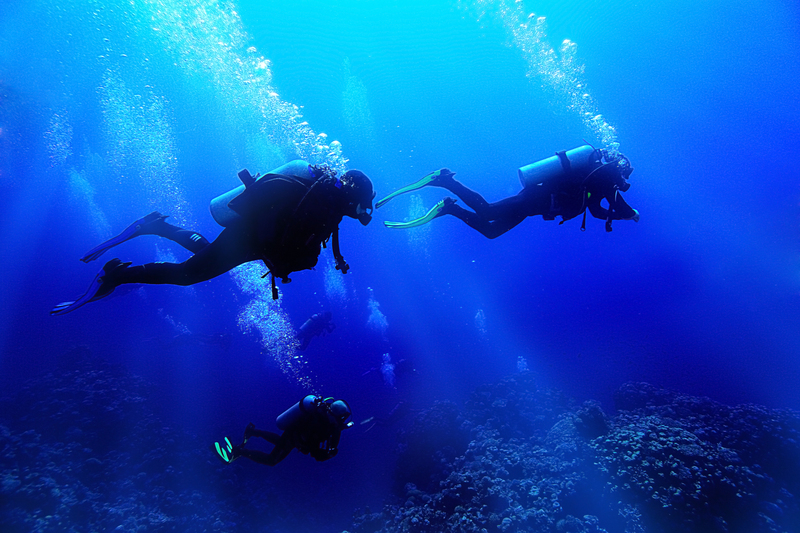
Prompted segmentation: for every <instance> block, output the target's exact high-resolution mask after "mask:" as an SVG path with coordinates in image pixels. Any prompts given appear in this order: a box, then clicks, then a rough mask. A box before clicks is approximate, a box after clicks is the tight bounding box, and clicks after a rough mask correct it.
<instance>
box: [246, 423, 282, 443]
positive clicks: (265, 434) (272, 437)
mask: <svg viewBox="0 0 800 533" xmlns="http://www.w3.org/2000/svg"><path fill="white" fill-rule="evenodd" d="M247 436H248V438H249V437H258V438H260V439H264V440H265V441H267V442H270V443H272V444H275V445H277V444H278V442H279V441H280V439H281V436H280V435H278V434H277V433H273V432H271V431H264V430H261V429H256V428H255V427H253V428H250V429H249V430H248V431H247Z"/></svg>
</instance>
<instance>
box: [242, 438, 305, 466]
mask: <svg viewBox="0 0 800 533" xmlns="http://www.w3.org/2000/svg"><path fill="white" fill-rule="evenodd" d="M256 431H257V432H258V433H264V434H269V436H270V439H271V438H273V436H274V437H276V438H277V442H274V443H273V444H275V447H274V448H273V449H272V451H271V452H270V453H266V452H262V451H258V450H248V449H247V448H245V447H244V446H243V445H242V446H237V447H236V448H234V450H236V456H237V457H246V458H247V459H250V460H251V461H253V462H256V463H259V464H262V465H266V466H275V465H276V464H278V463H280V462H281V461H283V460H284V459H286V457H287V456H288V455H289V452H291V451H292V449H293V448H294V447H293V446H292V444H291V440H290V439H289V437H288V436H287V435H286V433H284V434H283V435H281V436H280V437H278V435H276V434H275V433H270V432H269V431H259V430H256ZM253 436H260V437H261V435H258V434H257V433H253ZM262 438H265V439H266V436H264V437H262ZM270 439H266V440H269V441H270V442H272V440H270Z"/></svg>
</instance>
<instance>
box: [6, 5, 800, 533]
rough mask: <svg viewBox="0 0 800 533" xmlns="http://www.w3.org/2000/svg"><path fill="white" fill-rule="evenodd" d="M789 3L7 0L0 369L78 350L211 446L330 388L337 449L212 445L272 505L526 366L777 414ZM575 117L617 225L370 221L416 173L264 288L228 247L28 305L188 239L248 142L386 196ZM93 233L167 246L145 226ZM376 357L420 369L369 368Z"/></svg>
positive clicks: (408, 202) (513, 176) (485, 187)
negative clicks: (202, 276)
mask: <svg viewBox="0 0 800 533" xmlns="http://www.w3.org/2000/svg"><path fill="white" fill-rule="evenodd" d="M532 12H535V13H536V16H534V17H533V18H528V17H527V15H528V14H529V13H532ZM537 17H545V20H544V21H539V33H538V34H537V35H538V41H536V40H532V36H533V35H534V25H535V22H536V20H537ZM523 23H525V24H528V27H526V28H521V27H520V24H523ZM799 29H800V10H799V9H798V6H797V5H796V4H795V3H794V2H789V1H777V0H776V1H767V2H762V3H759V4H757V5H756V4H752V3H745V2H733V3H730V2H725V3H723V2H719V1H711V2H688V1H679V2H672V3H669V4H666V3H661V4H658V3H657V5H649V3H646V2H637V3H632V2H627V1H625V2H610V3H609V2H584V1H578V0H571V1H569V2H553V1H542V2H536V3H535V2H530V1H528V0H526V1H525V2H520V3H511V2H496V3H492V2H488V1H481V0H462V1H460V2H455V1H424V2H423V1H416V0H414V1H393V2H372V1H367V0H362V1H353V2H338V1H337V2H321V1H319V0H298V1H293V2H256V1H239V2H230V3H229V2H216V1H212V0H190V1H188V2H175V3H173V2H166V1H156V0H148V1H139V0H136V1H134V2H122V1H116V0H109V1H100V0H98V1H92V2H84V1H59V2H56V1H49V0H41V1H34V0H31V1H16V0H11V1H5V2H2V4H1V5H0V194H1V195H2V207H3V208H2V209H0V243H2V244H1V245H0V249H1V250H2V255H3V269H2V271H3V276H2V278H3V280H2V284H0V306H2V307H1V308H0V316H2V322H0V346H2V350H1V353H2V356H1V357H0V382H2V387H3V389H4V390H5V391H7V393H8V394H13V393H14V392H15V391H17V390H18V389H19V388H20V387H21V385H22V384H23V383H24V382H25V381H26V380H28V379H32V378H36V377H37V376H40V375H41V374H42V373H45V372H48V371H50V370H52V369H54V368H57V365H58V364H59V361H60V359H61V358H62V356H63V355H64V354H65V353H66V352H67V351H69V350H70V349H71V348H74V347H76V346H85V347H87V348H88V349H89V350H90V351H91V353H92V354H94V355H95V356H97V357H100V358H102V359H105V360H107V361H110V362H112V363H114V364H118V365H121V366H122V367H124V368H125V369H127V370H128V371H130V372H132V373H133V374H136V375H139V376H141V377H142V378H143V379H145V380H147V381H148V382H151V383H153V384H154V387H155V388H154V390H155V392H154V393H153V394H154V397H153V398H152V399H153V400H155V401H156V402H157V404H158V405H159V409H160V411H159V416H160V417H161V420H163V421H164V424H166V425H178V426H181V427H183V428H186V430H187V431H188V432H190V433H192V434H194V435H196V436H197V438H198V439H199V440H200V441H204V442H205V441H207V442H208V443H211V442H213V441H215V440H219V439H220V438H221V437H222V436H223V435H226V434H227V435H236V436H237V438H238V434H239V432H240V431H241V430H242V429H243V428H244V426H245V425H246V424H247V423H248V422H250V421H253V422H255V423H256V424H257V425H259V426H264V427H270V426H271V425H272V424H273V420H274V417H275V416H276V415H277V414H279V413H280V412H281V411H283V409H285V408H286V407H288V406H289V405H291V404H292V403H293V402H295V401H297V400H298V399H299V398H300V397H302V396H303V395H304V394H306V393H308V392H315V393H320V394H323V395H326V396H336V397H343V398H346V399H347V400H348V401H349V402H350V404H351V405H352V406H353V411H354V419H355V421H356V425H355V428H354V429H352V430H348V432H346V433H345V434H344V435H343V438H342V447H341V453H340V454H339V456H338V457H336V458H335V459H334V460H332V461H329V462H326V463H315V462H314V461H312V460H311V459H310V458H308V457H305V456H302V455H300V454H293V455H291V456H290V457H289V458H288V459H287V460H286V461H284V463H282V464H281V465H279V466H278V467H276V468H274V469H267V468H266V467H261V466H258V465H241V464H239V463H237V466H236V468H238V469H239V470H237V472H238V475H240V476H250V477H249V478H248V479H250V480H251V481H253V482H254V483H258V482H260V481H263V483H264V484H265V485H267V486H269V487H271V488H272V489H274V490H277V491H279V492H283V493H284V496H285V500H284V501H283V503H285V502H286V501H288V502H290V504H289V506H290V507H291V506H295V507H294V512H295V513H296V515H297V520H298V522H297V531H307V530H314V529H315V527H316V526H315V525H313V524H319V523H327V524H328V525H329V526H330V529H329V530H330V531H341V530H342V529H346V528H347V527H348V523H349V522H348V520H349V517H350V516H351V515H352V513H353V511H354V510H355V509H356V508H360V507H364V506H365V505H370V506H373V507H375V508H377V507H379V506H380V505H381V504H382V503H383V502H384V501H385V500H386V499H387V498H389V494H390V491H391V487H392V483H393V479H392V476H393V472H394V468H395V458H394V455H393V450H394V447H395V444H396V443H395V440H396V438H395V431H396V429H397V428H396V427H388V428H381V427H375V428H372V429H371V430H369V431H366V430H367V428H369V425H368V424H361V422H363V421H365V420H366V419H368V418H370V417H375V416H377V417H379V416H385V415H386V414H387V413H388V412H389V411H390V410H391V409H392V408H393V407H394V406H396V405H397V404H398V403H399V402H407V403H408V404H409V405H412V406H414V408H416V409H424V408H426V407H428V406H430V405H432V404H433V403H434V402H436V401H440V400H451V401H453V402H455V403H457V404H458V403H461V402H464V401H465V400H466V399H467V398H468V397H469V395H470V393H471V392H472V391H473V390H474V389H475V388H476V387H477V386H480V385H483V384H486V383H491V382H494V381H497V380H499V379H501V378H503V377H504V376H508V375H510V374H514V373H516V372H518V371H519V369H520V366H521V365H522V366H527V368H528V369H529V370H530V371H531V372H532V373H533V375H534V376H535V379H536V382H537V383H538V384H539V385H540V386H541V387H543V388H545V387H552V388H556V389H560V390H562V391H564V393H565V394H567V395H568V396H570V397H573V398H575V399H576V400H577V401H579V402H581V401H584V400H589V399H593V400H597V401H599V402H600V403H601V405H603V407H604V408H605V409H608V410H609V411H613V408H614V405H613V401H612V395H613V393H614V391H615V390H617V388H619V387H620V386H621V385H622V384H623V383H625V382H628V381H644V382H649V383H651V384H654V385H656V386H660V387H665V388H669V389H672V390H676V391H680V392H683V393H686V394H691V395H697V396H707V397H709V398H711V399H713V400H716V401H719V402H722V403H726V404H729V405H734V404H737V403H757V404H761V405H764V406H767V407H769V408H789V409H800V394H798V392H797V384H798V382H800V361H799V360H798V354H800V333H798V318H799V317H800V274H799V272H800V256H798V244H797V243H798V237H800V234H799V231H798V229H799V228H798V220H799V219H798V206H799V205H800V188H799V187H798V183H799V182H800V172H799V171H798V165H799V164H800V149H798V135H799V134H800V131H799V130H800V127H798V125H799V124H800V104H798V102H800V89H799V88H798V86H797V83H796V81H797V80H798V79H800V32H799V31H798V30H799ZM525 39H527V40H525ZM565 39H569V40H570V41H571V42H572V43H574V44H575V45H577V48H569V47H568V48H566V49H565V48H562V42H563V41H564V40H565ZM523 41H524V42H523ZM570 54H571V55H570ZM575 95H578V101H577V102H576V101H575V100H574V99H572V98H573V96H575ZM598 115H601V116H600V117H597V116H598ZM323 133H324V135H321V134H323ZM583 139H585V140H586V141H588V142H590V143H592V144H596V145H603V144H605V145H606V146H608V144H609V143H610V142H616V143H619V150H620V151H621V152H623V153H624V154H626V155H627V156H628V157H629V158H630V159H631V161H632V163H633V165H634V167H635V172H634V173H633V175H632V177H631V184H632V187H631V189H630V190H629V191H628V192H627V193H625V195H624V196H625V199H626V200H627V201H628V203H630V204H631V205H632V206H633V207H634V208H636V209H638V210H639V211H640V212H641V220H640V221H639V222H638V223H634V222H628V221H618V222H615V224H614V231H613V232H611V233H606V232H605V231H604V228H603V221H600V220H596V219H592V218H591V217H589V218H588V220H587V224H586V225H587V227H586V231H585V232H581V231H580V219H579V218H578V219H573V220H570V221H567V222H566V223H564V224H563V225H558V224H556V223H555V222H546V221H543V220H542V219H541V218H540V217H536V218H529V219H527V220H526V221H525V222H523V223H522V224H520V225H519V226H518V227H517V228H515V229H513V230H512V231H510V232H508V233H507V234H505V235H503V236H501V237H499V238H497V239H495V240H487V239H486V238H484V237H483V236H481V235H480V234H478V233H476V232H474V231H472V230H470V229H469V228H468V227H466V226H465V225H464V224H462V223H461V222H459V221H458V220H455V219H453V218H451V217H446V218H444V219H437V220H435V221H433V222H432V223H431V224H429V225H426V226H424V227H421V228H417V229H412V230H406V231H401V230H389V229H386V228H385V227H383V221H384V220H403V219H405V218H409V217H415V216H418V215H420V214H421V213H424V211H425V210H427V209H428V208H429V207H431V206H432V205H433V204H434V203H435V202H437V201H438V200H440V199H441V198H442V197H443V196H444V193H443V191H442V190H441V189H434V188H428V189H423V190H421V191H417V192H416V193H414V194H409V195H405V196H402V197H400V198H397V199H395V200H393V201H392V202H391V203H390V204H388V205H387V206H385V207H383V208H382V209H380V210H378V211H376V212H375V219H374V221H373V222H372V223H371V224H370V225H369V226H367V227H366V228H365V227H362V226H361V225H360V224H358V223H357V222H356V221H354V220H350V219H345V220H344V221H343V223H342V224H341V227H340V229H341V246H342V253H343V254H344V256H345V257H346V259H347V260H348V262H349V263H350V265H351V272H350V273H348V274H347V275H346V276H341V274H340V273H339V272H336V271H334V270H333V268H332V264H333V263H332V258H331V255H330V253H329V251H328V250H325V251H324V252H323V255H322V256H321V257H320V261H319V263H318V265H317V268H316V270H314V271H304V272H300V273H296V274H294V275H293V276H292V278H293V282H292V283H291V284H289V285H283V286H280V289H281V299H280V301H279V303H273V302H271V301H270V299H269V294H268V287H267V285H266V284H265V283H266V282H265V281H260V277H259V276H260V274H261V273H262V271H261V270H258V271H256V270H243V271H240V272H239V273H238V274H236V275H223V276H220V277H218V278H216V279H214V280H211V281H208V282H205V283H202V284H199V285H196V286H194V287H188V288H184V287H172V286H144V287H135V288H133V289H131V290H123V289H119V290H117V291H116V293H115V295H114V297H111V298H107V299H105V300H103V301H100V302H97V303H93V304H90V305H87V306H85V307H84V308H82V309H80V310H78V311H76V312H74V313H72V314H69V315H66V316H63V317H51V316H49V311H50V309H51V308H52V306H53V305H55V304H56V303H58V302H60V301H63V300H66V299H70V298H74V297H76V296H78V295H79V294H81V293H82V292H83V290H85V287H86V284H88V283H89V281H90V280H91V278H92V276H94V274H96V272H97V269H98V268H99V267H100V266H101V263H100V262H98V264H92V265H86V264H84V263H81V262H80V261H78V259H79V258H80V257H81V256H82V255H83V254H84V253H85V252H86V251H87V250H89V249H90V248H91V247H93V246H94V245H95V244H97V243H99V242H101V241H103V240H105V239H106V238H108V237H110V236H112V235H114V234H116V233H117V232H119V231H120V230H121V229H123V228H124V227H125V226H127V225H128V224H129V223H130V222H132V221H133V220H135V219H137V218H139V217H141V216H143V215H144V214H146V213H149V212H150V211H153V210H159V211H161V212H163V213H164V214H169V215H171V217H172V218H171V220H173V221H175V222H174V223H176V224H180V225H184V226H186V227H190V228H192V229H195V230H197V231H199V232H200V233H202V234H203V235H205V236H206V237H208V238H209V239H213V237H215V236H216V235H217V234H218V232H219V230H220V228H219V226H217V225H216V224H215V223H214V221H213V219H212V218H211V217H210V215H209V212H208V202H209V201H210V199H211V198H213V197H215V196H216V195H218V194H221V193H223V192H226V191H227V190H229V189H231V188H233V187H235V186H237V185H238V180H237V178H236V172H237V171H238V170H239V169H241V168H244V167H247V168H249V169H250V170H251V172H253V173H254V174H255V172H257V171H258V172H267V171H269V170H270V169H272V168H275V167H277V166H280V165H281V164H283V163H284V162H286V161H289V160H292V159H297V158H303V159H307V160H309V161H312V162H315V163H323V162H327V163H329V164H331V165H333V166H335V167H337V168H339V169H343V168H358V169H361V170H363V171H364V172H366V173H367V174H368V175H369V176H370V177H371V178H372V180H373V183H374V185H375V188H376V190H377V193H378V197H379V198H380V197H382V196H384V195H386V194H388V193H389V192H391V191H392V190H394V189H396V188H399V187H401V186H402V185H405V184H407V183H410V182H412V181H415V180H416V179H418V178H420V177H421V176H423V175H425V174H427V173H428V172H430V171H432V170H435V169H438V168H441V167H448V168H450V169H451V170H453V171H455V172H456V173H457V178H458V179H459V180H461V181H462V182H463V183H465V184H466V185H468V186H470V187H473V188H475V189H477V190H478V191H479V192H481V193H482V194H484V195H485V196H486V197H487V199H489V200H491V201H493V200H498V199H500V198H502V197H505V196H508V195H511V194H515V193H516V192H517V191H518V190H519V181H518V178H517V168H519V167H521V166H524V165H526V164H528V163H531V162H534V161H537V160H539V159H543V158H545V157H549V156H551V155H552V154H553V153H554V152H556V151H558V150H562V149H570V148H574V147H576V146H579V145H581V144H583V143H584V141H583ZM114 253H115V254H116V255H113V254H111V253H109V254H107V255H106V256H104V258H103V260H105V259H110V258H111V257H115V256H118V257H120V258H122V259H123V260H130V261H134V263H143V262H149V261H154V260H160V261H176V260H177V261H182V260H183V259H185V258H186V257H187V252H185V251H184V250H182V249H180V248H178V247H177V246H173V245H171V244H170V243H168V242H167V241H159V240H158V239H157V238H155V237H143V238H139V239H136V240H133V241H130V242H128V243H125V244H124V245H122V246H120V247H119V248H117V249H116V250H115V251H114ZM259 268H260V267H259ZM259 283H260V285H259ZM253 284H256V285H257V286H256V287H255V288H253ZM117 293H119V295H118V296H117ZM123 293H124V294H123ZM325 310H330V311H331V312H332V314H333V322H334V323H335V324H336V326H337V327H336V329H335V331H334V332H333V333H332V334H330V335H328V336H326V337H323V338H317V339H315V340H314V341H312V343H311V345H310V347H309V349H308V350H306V351H305V352H296V351H295V347H294V346H293V345H292V342H291V337H292V335H293V331H294V330H296V329H297V328H299V326H300V325H301V324H302V323H303V321H305V319H306V318H308V317H309V316H310V315H311V314H313V313H317V312H322V311H325ZM180 335H183V337H179V338H178V340H177V341H176V340H175V338H176V337H178V336H180ZM202 335H225V336H226V338H227V339H229V345H228V346H223V345H220V344H214V343H208V342H204V341H203V340H202V339H201V338H200V337H201V336H202ZM387 353H388V354H389V355H390V357H391V359H392V360H393V361H395V362H397V361H400V360H403V359H406V360H410V361H412V362H413V365H414V367H415V368H416V373H415V374H401V373H398V375H397V376H396V383H395V384H394V387H392V386H388V385H387V384H386V383H385V382H384V381H383V380H382V379H381V375H380V372H378V371H375V370H374V369H377V368H379V367H380V364H381V360H382V356H383V354H387ZM370 370H373V371H372V372H369V371H370ZM19 414H20V413H0V418H3V417H4V416H12V415H14V416H18V415H19ZM64 416H69V415H68V414H64ZM129 438H130V439H136V438H138V435H137V434H136V433H135V430H134V428H131V434H130V435H129ZM209 454H210V452H209ZM211 459H213V458H211ZM241 462H244V461H240V463H241ZM206 468H211V467H210V466H209V465H208V464H206V463H202V464H198V465H197V471H196V473H198V475H200V476H202V475H203V470H204V469H206ZM214 468H216V465H214ZM232 468H234V467H232ZM249 486H251V485H249ZM250 497H256V496H255V495H254V494H252V493H250V494H247V493H245V494H243V495H242V498H245V499H246V498H250ZM320 502H321V503H320ZM262 503H263V502H262ZM276 512H277V511H276ZM280 512H285V509H284V508H282V509H281V511H280ZM308 516H312V517H315V518H313V520H312V519H311V518H308ZM320 516H327V517H328V518H329V519H330V521H329V522H326V520H325V519H321V518H319V517H320ZM309 521H310V522H309ZM309 524H312V525H309ZM326 527H327V526H326Z"/></svg>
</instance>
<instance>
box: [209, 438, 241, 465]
mask: <svg viewBox="0 0 800 533" xmlns="http://www.w3.org/2000/svg"><path fill="white" fill-rule="evenodd" d="M214 450H215V451H216V452H217V456H218V457H219V458H220V460H222V462H223V463H226V464H230V463H232V462H233V461H234V460H235V459H236V457H234V455H233V444H231V441H230V439H228V437H225V443H224V444H223V445H222V446H220V444H219V442H215V443H214Z"/></svg>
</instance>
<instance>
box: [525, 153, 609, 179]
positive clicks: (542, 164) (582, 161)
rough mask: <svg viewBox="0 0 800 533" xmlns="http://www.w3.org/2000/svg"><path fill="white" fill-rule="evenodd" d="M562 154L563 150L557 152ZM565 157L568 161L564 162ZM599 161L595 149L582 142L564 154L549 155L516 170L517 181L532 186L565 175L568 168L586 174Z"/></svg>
mask: <svg viewBox="0 0 800 533" xmlns="http://www.w3.org/2000/svg"><path fill="white" fill-rule="evenodd" d="M559 153H561V154H563V152H559ZM562 157H565V158H566V159H567V161H568V163H566V162H564V160H563V159H562ZM598 163H599V158H598V155H597V151H596V150H595V149H594V148H592V147H591V146H589V145H588V144H584V145H583V146H579V147H578V148H573V149H572V150H569V151H567V152H566V154H565V155H564V156H558V155H554V156H550V157H548V158H547V159H542V160H541V161H537V162H535V163H531V164H530V165H526V166H524V167H522V168H520V169H519V170H518V172H519V181H520V182H521V183H522V186H523V187H533V186H535V185H542V184H544V183H546V182H549V181H553V180H558V179H561V178H564V177H567V174H568V170H567V169H570V171H571V172H574V173H577V174H579V175H582V176H586V175H588V174H589V173H590V172H591V171H592V170H594V169H595V168H596V167H597V166H598Z"/></svg>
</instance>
